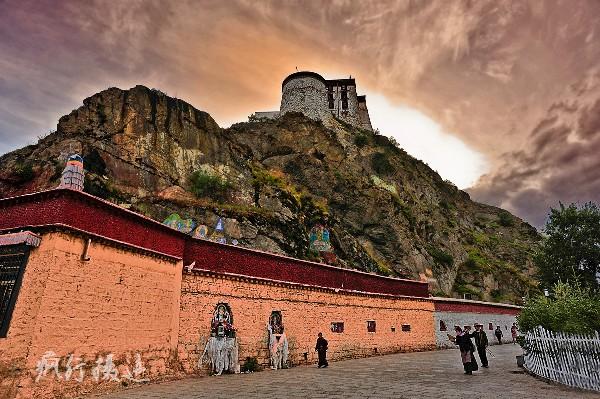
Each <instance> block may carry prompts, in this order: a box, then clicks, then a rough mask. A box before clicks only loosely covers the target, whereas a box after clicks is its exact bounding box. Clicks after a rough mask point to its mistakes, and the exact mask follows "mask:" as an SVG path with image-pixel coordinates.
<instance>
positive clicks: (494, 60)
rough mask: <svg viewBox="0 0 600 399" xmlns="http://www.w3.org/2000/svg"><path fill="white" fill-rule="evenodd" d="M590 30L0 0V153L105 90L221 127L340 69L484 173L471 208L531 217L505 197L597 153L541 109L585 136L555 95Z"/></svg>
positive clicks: (525, 3)
mask: <svg viewBox="0 0 600 399" xmlns="http://www.w3.org/2000/svg"><path fill="white" fill-rule="evenodd" d="M598 26H600V2H598V1H595V0H568V1H567V0H564V1H563V0H555V1H538V0H500V1H498V0H489V1H484V0H482V1H467V0H464V1H462V0H454V1H428V2H426V1H412V0H406V1H344V0H337V1H327V2H325V1H324V2H319V1H288V2H281V1H273V2H269V1H243V0H240V1H226V2H223V1H217V0H214V1H208V0H207V1H178V2H165V1H151V0H149V1H122V2H121V1H107V0H102V1H100V0H98V1H87V2H78V1H61V2H56V1H49V0H47V1H31V0H8V1H0V54H1V55H2V56H1V57H0V153H2V152H5V151H8V150H11V149H15V148H17V147H19V146H22V145H24V144H26V143H27V142H32V141H35V138H36V136H38V135H40V134H43V133H46V132H47V131H48V130H49V129H51V128H52V127H53V126H55V125H56V122H57V120H58V118H59V117H60V116H61V115H63V114H66V113H68V112H70V110H72V109H73V108H76V107H77V106H79V105H80V104H81V101H82V99H83V98H85V97H87V96H89V95H92V94H93V93H95V92H97V91H100V90H102V89H105V88H107V87H110V86H118V87H122V88H128V87H132V86H134V85H136V84H144V85H147V86H149V87H156V88H159V89H161V90H162V91H164V92H167V93H168V94H169V95H172V96H177V97H179V98H182V99H184V100H187V101H188V102H190V103H192V104H193V105H195V106H196V107H198V108H200V109H203V110H206V111H208V112H210V113H211V115H213V116H214V117H215V118H216V119H217V120H218V121H220V122H221V124H228V123H230V122H234V121H239V120H243V119H245V117H246V116H247V115H248V114H250V113H252V112H253V111H255V110H268V109H276V108H278V106H279V96H280V81H281V79H282V78H283V77H285V76H286V75H287V74H289V73H290V72H293V71H294V70H295V68H296V67H299V69H312V70H318V71H320V72H323V73H324V74H326V75H329V76H346V75H349V74H352V76H354V77H356V78H357V79H358V81H359V84H360V85H361V90H365V91H367V92H371V93H381V94H383V95H384V96H385V97H386V98H387V99H388V100H390V101H391V102H392V103H394V104H405V105H408V106H410V107H413V108H417V109H419V110H420V111H422V112H423V113H425V114H427V115H428V116H430V117H432V118H433V119H435V120H436V121H438V122H439V123H440V124H441V125H442V126H443V127H444V130H445V131H447V132H453V133H454V134H455V135H457V136H458V137H459V138H460V139H461V140H462V141H463V142H465V143H466V144H467V145H469V146H470V147H471V148H473V149H475V150H477V151H479V152H482V153H483V154H485V155H486V156H487V158H488V159H489V160H490V162H491V163H492V166H493V170H492V172H491V173H490V175H489V176H487V177H486V178H485V179H483V180H482V182H481V183H480V184H478V186H477V187H475V188H474V189H473V193H477V194H476V198H479V199H482V200H484V201H486V202H491V203H507V204H508V205H511V200H510V199H511V198H512V199H513V205H515V206H513V207H512V208H511V209H512V210H514V211H516V212H517V213H518V214H519V215H520V216H523V217H525V218H530V217H534V218H535V217H537V216H536V215H537V214H536V215H533V214H532V213H531V210H530V209H529V208H527V209H525V208H522V209H521V208H518V207H516V204H522V203H523V201H522V200H521V197H523V194H522V193H523V192H524V191H519V190H539V191H540V192H542V193H552V198H550V197H548V201H554V200H558V199H562V198H556V197H555V194H554V191H552V190H551V189H554V187H548V186H547V184H549V183H548V182H549V181H550V180H551V178H552V177H555V178H557V179H559V178H561V177H562V176H567V175H566V174H565V173H561V172H560V171H559V169H560V167H561V165H554V166H553V163H554V162H566V163H568V165H564V166H565V169H566V170H576V169H577V168H578V167H581V168H582V170H586V171H587V166H586V165H584V164H582V163H581V159H580V158H581V157H580V156H579V154H580V152H583V153H587V152H588V151H589V150H590V146H591V148H594V149H597V148H595V147H594V144H593V143H592V144H587V142H586V144H585V145H584V144H582V143H579V145H576V143H573V142H570V143H569V144H568V145H565V144H564V142H565V141H568V137H569V134H568V133H567V132H566V131H565V130H560V126H561V125H562V122H561V121H558V120H551V119H549V120H547V121H545V122H543V121H544V120H545V118H547V117H548V118H552V115H550V116H548V115H547V114H546V112H547V110H548V109H549V107H551V106H553V104H554V107H555V108H557V110H556V111H557V112H558V110H561V112H563V113H570V114H577V115H579V114H580V115H579V116H580V118H581V119H580V121H579V122H578V123H579V124H580V127H579V128H577V129H578V130H579V132H580V133H579V134H580V136H578V137H580V138H581V141H585V140H588V141H593V138H594V137H595V136H596V135H597V133H596V130H595V129H596V128H595V126H596V125H597V119H596V118H597V114H598V112H597V107H598V105H597V103H595V102H586V106H587V107H588V108H587V110H586V111H583V108H581V106H580V104H574V103H570V102H569V101H567V100H565V102H561V100H560V99H559V97H560V95H561V93H563V92H564V90H565V88H566V87H567V86H568V85H572V87H571V90H572V92H573V95H578V96H583V95H585V93H587V92H588V88H587V86H586V83H585V82H578V81H577V77H579V76H583V75H584V74H585V73H587V72H588V70H589V69H590V68H591V67H593V66H594V65H597V64H598V62H599V61H600V40H599V38H598V35H599V34H600V32H597V30H598V29H597V27H598ZM552 112H554V111H552ZM540 121H542V122H541V124H540ZM544 124H547V125H548V126H554V128H555V129H558V130H549V129H548V127H547V126H545V125H544ZM537 125H539V126H538V132H534V131H533V130H534V128H535V127H536V126H537ZM566 126H568V127H569V129H576V127H575V126H574V125H572V124H569V125H566ZM533 135H535V136H536V138H535V139H531V138H530V136H533ZM561 143H562V144H561ZM503 154H508V158H506V157H503ZM585 157H587V155H585V156H584V158H585ZM584 163H585V162H584ZM580 164H581V165H580ZM578 165H580V166H578ZM571 173H575V172H574V171H573V172H571ZM564 180H565V181H568V180H569V179H568V177H566V178H565V179H564ZM588 181H590V182H592V181H593V180H592V179H591V177H590V180H588ZM522 182H523V183H522ZM492 183H493V184H492ZM562 184H567V186H568V183H562ZM592 187H595V186H593V185H592ZM565 190H567V188H565ZM579 190H580V189H579V188H575V187H571V192H572V193H576V192H579ZM527 192H528V193H529V191H527ZM559 194H560V193H559ZM546 195H550V194H546ZM556 195H557V194H556ZM573 197H575V195H573ZM517 198H518V199H519V200H518V201H517Z"/></svg>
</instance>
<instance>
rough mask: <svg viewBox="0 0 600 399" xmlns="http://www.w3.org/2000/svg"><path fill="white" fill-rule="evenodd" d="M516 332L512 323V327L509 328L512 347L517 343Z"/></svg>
mask: <svg viewBox="0 0 600 399" xmlns="http://www.w3.org/2000/svg"><path fill="white" fill-rule="evenodd" d="M517 331H518V330H517V326H516V325H515V323H513V325H512V327H511V328H510V335H511V336H512V340H513V345H514V344H516V343H517Z"/></svg>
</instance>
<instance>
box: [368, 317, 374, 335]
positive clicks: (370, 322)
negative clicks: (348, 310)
mask: <svg viewBox="0 0 600 399" xmlns="http://www.w3.org/2000/svg"><path fill="white" fill-rule="evenodd" d="M375 327H376V326H375V320H367V332H372V333H374V332H375Z"/></svg>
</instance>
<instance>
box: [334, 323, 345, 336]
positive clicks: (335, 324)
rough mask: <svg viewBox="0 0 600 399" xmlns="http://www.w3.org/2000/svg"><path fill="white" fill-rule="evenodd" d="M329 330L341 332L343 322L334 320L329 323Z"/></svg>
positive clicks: (342, 330)
mask: <svg viewBox="0 0 600 399" xmlns="http://www.w3.org/2000/svg"><path fill="white" fill-rule="evenodd" d="M331 332H332V333H338V334H341V333H343V332H344V322H342V321H335V322H333V323H331Z"/></svg>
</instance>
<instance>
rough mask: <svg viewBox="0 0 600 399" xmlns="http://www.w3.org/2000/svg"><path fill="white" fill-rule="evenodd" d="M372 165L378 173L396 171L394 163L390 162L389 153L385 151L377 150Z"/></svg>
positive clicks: (386, 173)
mask: <svg viewBox="0 0 600 399" xmlns="http://www.w3.org/2000/svg"><path fill="white" fill-rule="evenodd" d="M371 166H372V167H373V170H375V172H377V174H378V175H381V176H384V175H388V174H391V173H392V172H393V171H394V168H393V166H392V164H391V163H390V161H389V159H388V156H387V154H385V153H383V152H377V153H375V154H373V158H372V159H371Z"/></svg>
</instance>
